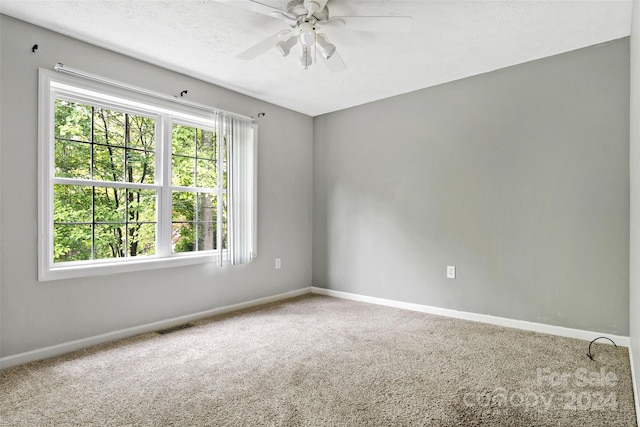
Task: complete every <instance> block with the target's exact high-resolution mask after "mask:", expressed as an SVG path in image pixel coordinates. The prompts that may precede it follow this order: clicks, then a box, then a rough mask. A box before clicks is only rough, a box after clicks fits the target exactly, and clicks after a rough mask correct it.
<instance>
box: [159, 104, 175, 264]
mask: <svg viewBox="0 0 640 427" xmlns="http://www.w3.org/2000/svg"><path fill="white" fill-rule="evenodd" d="M157 123H158V125H157V128H156V134H157V136H158V138H157V142H156V148H157V150H158V153H157V155H156V162H157V165H160V167H156V174H158V173H159V174H160V177H157V176H156V179H158V178H159V180H160V182H161V183H162V185H161V188H160V190H159V194H158V198H157V200H158V202H157V203H158V205H157V207H156V212H157V215H158V226H157V231H156V242H157V251H158V254H159V255H160V256H161V257H167V256H169V255H171V205H172V194H171V142H172V131H171V128H172V123H171V120H170V119H169V117H167V116H162V117H161V118H160V119H159V120H158V122H157Z"/></svg>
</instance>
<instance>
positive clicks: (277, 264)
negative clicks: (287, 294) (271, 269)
mask: <svg viewBox="0 0 640 427" xmlns="http://www.w3.org/2000/svg"><path fill="white" fill-rule="evenodd" d="M280 267H282V260H280V258H276V270H278V269H279V268H280Z"/></svg>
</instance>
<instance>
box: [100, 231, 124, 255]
mask: <svg viewBox="0 0 640 427" xmlns="http://www.w3.org/2000/svg"><path fill="white" fill-rule="evenodd" d="M124 230H125V225H124V224H108V225H106V224H105V225H102V224H98V225H96V228H95V235H94V236H95V237H94V238H95V249H94V252H95V258H96V259H103V258H119V257H123V256H125V252H126V251H125V235H124Z"/></svg>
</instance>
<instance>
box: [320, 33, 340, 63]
mask: <svg viewBox="0 0 640 427" xmlns="http://www.w3.org/2000/svg"><path fill="white" fill-rule="evenodd" d="M316 41H317V42H318V46H320V52H321V53H322V56H324V58H325V59H329V58H331V56H332V55H333V54H334V53H335V52H336V45H334V44H333V43H331V42H329V39H327V36H325V35H324V34H320V33H318V34H316Z"/></svg>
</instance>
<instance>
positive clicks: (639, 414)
mask: <svg viewBox="0 0 640 427" xmlns="http://www.w3.org/2000/svg"><path fill="white" fill-rule="evenodd" d="M629 363H631V384H632V385H633V400H634V402H635V404H636V425H638V426H640V420H638V417H640V401H638V383H637V382H636V370H635V367H634V365H633V350H632V348H631V343H629Z"/></svg>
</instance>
